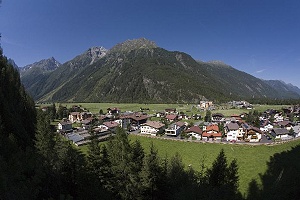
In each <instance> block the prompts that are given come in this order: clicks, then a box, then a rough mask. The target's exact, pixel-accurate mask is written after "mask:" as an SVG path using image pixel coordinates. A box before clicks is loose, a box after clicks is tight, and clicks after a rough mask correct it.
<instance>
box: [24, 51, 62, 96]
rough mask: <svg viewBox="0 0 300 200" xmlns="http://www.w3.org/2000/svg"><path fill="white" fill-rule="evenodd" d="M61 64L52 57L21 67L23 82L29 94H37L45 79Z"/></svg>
mask: <svg viewBox="0 0 300 200" xmlns="http://www.w3.org/2000/svg"><path fill="white" fill-rule="evenodd" d="M60 66H61V64H60V63H59V62H58V61H57V60H55V59H54V58H53V57H51V58H49V59H44V60H41V61H39V62H35V63H33V64H30V65H26V66H25V67H22V68H19V72H20V77H21V80H22V83H23V85H24V86H25V88H26V90H27V91H28V92H29V94H31V95H32V96H35V95H36V93H38V92H39V91H40V89H41V88H42V87H41V84H42V83H43V81H44V80H46V79H47V77H49V76H50V74H51V72H53V71H55V70H56V69H58V68H59V67H60Z"/></svg>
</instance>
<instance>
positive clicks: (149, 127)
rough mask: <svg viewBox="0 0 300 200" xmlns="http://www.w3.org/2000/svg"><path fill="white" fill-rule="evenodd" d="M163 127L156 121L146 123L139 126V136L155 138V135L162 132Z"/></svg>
mask: <svg viewBox="0 0 300 200" xmlns="http://www.w3.org/2000/svg"><path fill="white" fill-rule="evenodd" d="M164 127H165V125H164V124H163V123H161V122H157V121H147V122H146V123H144V124H141V134H148V135H152V136H156V134H157V133H160V132H163V130H164Z"/></svg>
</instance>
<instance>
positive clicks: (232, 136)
mask: <svg viewBox="0 0 300 200" xmlns="http://www.w3.org/2000/svg"><path fill="white" fill-rule="evenodd" d="M225 134H226V140H227V141H238V140H242V139H243V135H244V131H243V128H241V127H240V126H239V124H238V123H236V122H230V123H228V124H226V126H225Z"/></svg>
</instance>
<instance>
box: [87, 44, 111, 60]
mask: <svg viewBox="0 0 300 200" xmlns="http://www.w3.org/2000/svg"><path fill="white" fill-rule="evenodd" d="M107 51H108V50H107V49H105V48H104V47H92V48H90V49H89V50H88V51H87V53H88V56H90V57H91V58H92V61H91V63H90V64H92V63H94V62H95V61H97V60H99V59H101V58H103V57H104V56H105V55H106V53H107Z"/></svg>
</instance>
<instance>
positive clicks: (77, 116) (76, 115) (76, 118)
mask: <svg viewBox="0 0 300 200" xmlns="http://www.w3.org/2000/svg"><path fill="white" fill-rule="evenodd" d="M92 115H93V114H92V113H91V112H71V113H70V114H69V120H70V121H71V122H72V123H74V122H80V121H81V120H85V119H87V118H91V117H92Z"/></svg>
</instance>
